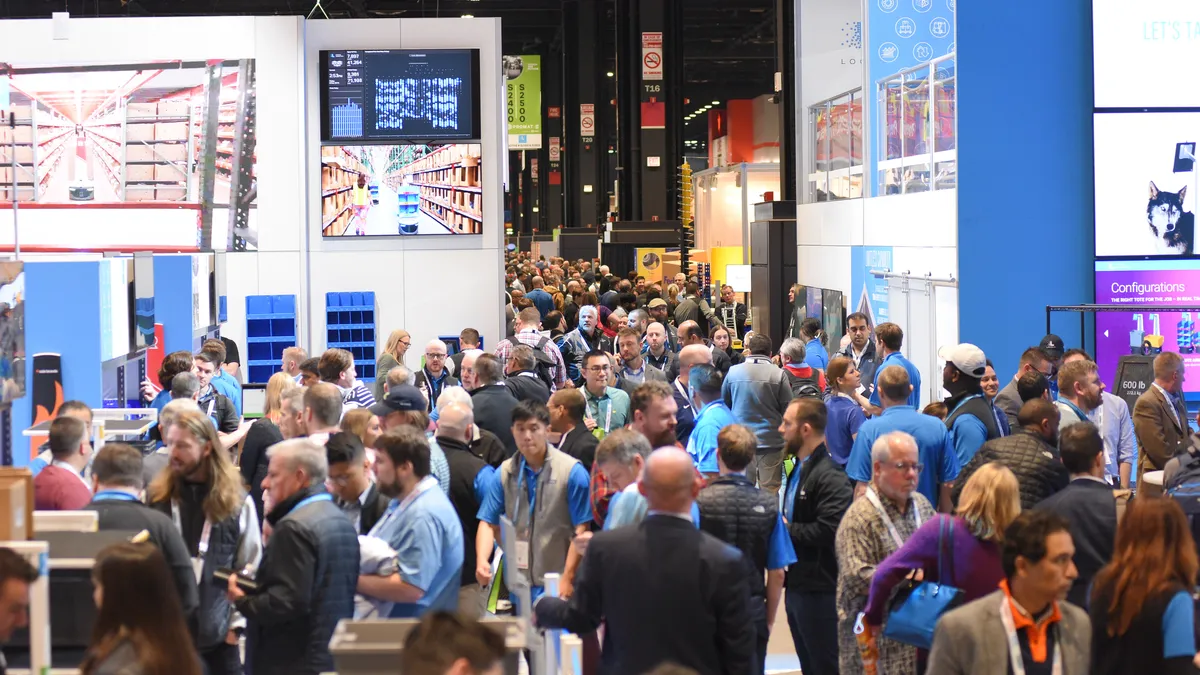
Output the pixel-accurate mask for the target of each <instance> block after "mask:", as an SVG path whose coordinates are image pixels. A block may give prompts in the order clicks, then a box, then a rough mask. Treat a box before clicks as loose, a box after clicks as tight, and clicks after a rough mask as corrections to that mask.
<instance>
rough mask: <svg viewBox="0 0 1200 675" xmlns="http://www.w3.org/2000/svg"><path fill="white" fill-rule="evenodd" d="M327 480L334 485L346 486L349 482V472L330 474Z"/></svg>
mask: <svg viewBox="0 0 1200 675" xmlns="http://www.w3.org/2000/svg"><path fill="white" fill-rule="evenodd" d="M329 482H331V483H333V484H334V485H340V486H342V487H346V486H347V485H349V484H350V474H348V473H347V474H341V475H339V476H330V477H329Z"/></svg>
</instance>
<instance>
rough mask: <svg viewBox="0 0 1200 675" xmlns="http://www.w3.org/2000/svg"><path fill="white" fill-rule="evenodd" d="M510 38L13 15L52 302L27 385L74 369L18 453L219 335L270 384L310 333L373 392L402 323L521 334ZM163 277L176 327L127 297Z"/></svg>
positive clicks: (43, 277)
mask: <svg viewBox="0 0 1200 675" xmlns="http://www.w3.org/2000/svg"><path fill="white" fill-rule="evenodd" d="M500 44H501V41H500V21H499V20H498V19H475V18H468V19H457V18H456V19H412V20H409V19H404V20H400V19H379V20H345V21H337V22H333V21H306V20H305V19H304V18H303V17H298V16H297V17H280V16H276V17H187V18H113V19H90V18H89V19H73V18H68V19H65V20H63V21H52V20H31V21H0V63H5V64H8V65H10V66H11V68H9V69H6V70H5V71H4V73H3V74H2V75H0V109H4V110H6V111H12V112H14V113H15V117H16V118H17V120H18V122H17V125H16V126H14V127H13V129H7V130H6V131H5V132H0V133H3V135H0V153H2V157H0V159H2V160H3V162H0V164H3V165H4V166H5V167H7V168H6V169H4V170H3V173H0V179H2V180H0V183H3V184H4V185H5V186H7V187H5V188H0V190H4V191H3V192H0V252H2V251H4V250H12V249H14V248H15V244H16V243H17V241H18V239H19V242H20V250H21V254H22V256H21V257H22V260H24V261H25V262H26V266H27V274H26V275H25V281H26V286H27V291H26V292H27V293H28V294H32V296H31V297H32V299H34V300H35V302H36V304H37V305H38V308H37V309H36V310H34V311H33V312H32V313H31V314H29V315H27V316H25V317H24V321H23V328H24V335H25V338H26V344H25V345H24V347H23V350H22V358H21V360H20V365H21V367H22V370H23V375H24V380H25V381H28V382H30V383H31V386H30V387H29V389H30V390H33V389H35V388H36V385H35V383H34V381H35V379H36V378H35V366H34V363H33V361H34V360H35V359H39V358H40V359H41V361H42V362H43V365H44V366H45V367H44V368H42V369H41V371H45V372H41V371H39V372H41V374H42V375H45V376H48V377H49V379H50V384H49V385H48V392H49V393H48V394H46V395H45V396H44V398H43V399H35V398H34V397H33V396H30V395H26V396H25V397H23V398H15V397H14V398H15V403H14V405H13V408H12V418H11V419H12V425H11V427H10V428H9V429H7V433H4V437H5V439H6V441H7V443H8V444H9V445H10V446H11V448H15V449H18V450H16V452H14V453H13V455H12V459H11V461H12V463H13V464H15V465H17V466H22V465H24V464H26V463H27V462H28V461H29V460H30V459H31V456H32V453H33V451H34V450H36V447H37V445H38V444H39V443H40V442H41V441H40V440H39V439H38V438H37V437H36V436H25V435H24V433H25V432H26V431H27V430H28V429H29V427H32V426H34V425H35V424H37V423H41V422H44V421H46V420H48V419H50V418H51V417H52V416H53V415H54V413H55V411H56V410H57V406H58V405H59V404H61V402H62V401H65V400H71V399H78V400H82V401H84V402H86V403H87V404H88V405H89V406H90V407H92V408H94V409H96V410H102V409H105V408H108V409H109V410H113V411H114V413H112V414H111V415H112V416H111V417H110V419H116V418H117V417H118V416H117V415H116V414H115V411H116V410H125V409H136V408H137V407H138V405H139V402H140V401H139V399H140V396H139V394H138V388H139V385H140V383H141V382H142V380H144V379H149V380H151V381H155V380H156V374H157V370H158V366H159V364H160V363H161V359H162V357H163V355H165V354H168V353H170V352H172V351H176V350H189V351H195V350H196V349H197V348H198V347H199V345H200V343H201V342H202V341H203V340H204V339H205V338H208V337H215V336H217V335H220V336H221V337H223V338H227V339H229V340H232V341H233V342H234V343H235V344H236V345H237V346H238V347H239V352H240V377H241V379H242V381H243V382H244V383H245V384H246V385H247V386H250V387H254V386H260V385H262V384H265V382H266V380H267V379H269V377H270V375H271V374H272V373H274V372H276V371H277V370H278V369H279V365H280V357H281V354H282V351H283V349H284V348H286V347H288V346H292V345H296V346H300V347H302V348H304V349H305V350H306V351H307V352H308V353H309V354H311V355H319V354H320V353H322V352H323V351H324V350H325V349H326V348H328V347H339V348H343V349H346V350H348V351H350V352H351V353H352V355H353V357H354V360H355V366H356V370H357V371H358V374H359V376H360V378H361V379H362V380H363V381H365V382H370V381H372V380H373V379H374V377H376V376H377V375H378V374H376V373H374V372H373V370H374V367H375V360H376V358H377V357H378V355H379V354H380V353H381V351H382V348H383V346H384V343H385V342H386V340H387V336H388V334H389V333H391V332H392V331H393V330H395V329H400V328H403V329H405V330H407V331H409V333H410V334H411V339H412V342H413V343H414V344H424V343H425V342H427V341H429V340H430V339H434V338H436V337H437V336H439V335H456V334H458V333H459V332H460V331H461V330H462V329H463V328H466V327H472V328H476V329H477V330H479V332H480V333H482V334H485V335H493V336H494V335H500V334H502V331H503V312H502V308H501V307H500V306H499V304H498V303H497V302H496V301H495V299H496V298H499V297H501V293H502V290H503V268H502V261H503V235H504V232H503V213H504V211H503V201H502V200H503V187H502V186H503V175H504V170H505V169H504V162H505V154H506V138H505V134H504V110H503V105H502V99H501V97H502V94H503V82H502V73H501V53H500ZM14 164H15V166H16V170H15V171H13V169H12V166H13V165H14ZM14 180H15V187H13V183H14ZM146 252H150V253H154V254H155V255H154V257H153V259H152V262H151V263H150V264H149V267H150V268H151V269H152V272H153V274H152V275H150V274H148V273H141V274H133V273H132V272H130V271H129V270H128V269H127V268H128V265H131V264H133V262H135V261H136V260H137V259H138V258H135V257H133V254H134V253H146ZM214 254H215V255H214ZM105 255H109V256H118V257H109V258H106V257H104V256H105ZM122 275H123V276H122ZM149 276H152V277H153V285H152V291H151V293H152V298H153V314H152V315H153V319H150V315H147V314H145V312H144V311H142V312H141V315H139V309H138V307H137V306H135V305H127V304H126V303H124V302H113V299H114V298H117V297H118V296H120V297H121V298H124V297H126V291H125V290H123V289H125V288H126V287H127V286H129V285H131V284H134V283H135V281H136V280H138V279H145V278H147V277H149ZM202 279H203V282H202V281H201V280H202ZM122 284H125V286H122ZM0 287H2V286H0ZM23 296H24V294H23ZM23 296H22V297H23ZM0 301H3V298H0ZM143 304H144V303H143ZM0 309H3V307H2V306H0ZM144 309H146V308H145V307H143V310H144ZM135 316H137V317H140V320H141V322H142V323H139V324H137V325H138V326H140V329H135V328H126V326H127V324H129V321H130V320H131V319H132V318H134V317H135ZM2 317H3V313H2V312H0V320H2ZM147 321H149V323H146V322H147ZM135 323H136V322H135ZM143 324H145V325H143ZM0 328H2V326H0ZM139 336H140V337H141V338H143V339H144V340H145V343H144V344H139V343H136V342H130V341H131V340H136V339H137V338H138V337H139ZM0 337H3V331H0ZM24 352H28V353H29V354H30V355H31V356H30V357H28V358H24V356H23V354H24ZM410 365H413V364H410ZM0 370H3V369H2V368H0ZM3 376H4V373H3V372H0V377H3ZM42 379H47V378H46V377H43V378H42ZM252 400H254V401H255V405H254V409H244V410H243V411H242V412H243V413H245V414H248V415H254V414H256V413H259V412H261V411H260V410H258V409H257V407H258V405H259V403H258V402H259V401H261V398H260V397H253V399H252ZM127 417H136V415H128V416H127ZM111 426H112V425H110V429H108V430H107V431H106V434H107V435H110V436H111V432H112V429H111ZM43 439H44V437H43Z"/></svg>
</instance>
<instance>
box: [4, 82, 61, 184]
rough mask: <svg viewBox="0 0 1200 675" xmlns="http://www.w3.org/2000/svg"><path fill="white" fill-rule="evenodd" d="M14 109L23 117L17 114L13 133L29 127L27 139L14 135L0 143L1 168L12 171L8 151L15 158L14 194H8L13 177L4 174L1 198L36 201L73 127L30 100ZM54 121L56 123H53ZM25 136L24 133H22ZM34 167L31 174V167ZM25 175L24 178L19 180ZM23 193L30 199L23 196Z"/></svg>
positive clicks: (59, 157)
mask: <svg viewBox="0 0 1200 675" xmlns="http://www.w3.org/2000/svg"><path fill="white" fill-rule="evenodd" d="M17 108H18V110H17V112H24V113H25V114H24V115H23V116H16V118H15V128H14V129H13V130H12V133H14V134H16V133H17V129H20V130H22V131H23V130H24V129H29V140H28V141H18V140H16V138H15V137H14V138H13V139H12V141H10V142H5V143H0V165H2V166H0V169H7V170H9V171H11V170H12V168H11V167H12V158H11V157H10V156H9V154H8V153H13V154H15V155H16V156H17V157H16V159H17V161H16V169H17V176H16V178H17V191H16V195H9V192H11V191H12V177H11V176H8V174H7V173H5V177H7V180H3V181H0V183H3V184H2V185H0V197H8V198H12V197H13V196H15V197H17V201H35V202H36V201H38V198H39V197H40V196H41V195H42V193H43V191H44V189H45V185H46V181H47V180H48V179H49V178H50V176H51V175H52V174H53V172H54V168H55V167H56V166H57V165H58V163H59V162H60V161H62V158H63V155H64V154H65V150H64V147H63V146H64V145H66V142H67V138H66V137H67V136H68V135H70V133H71V131H72V130H73V129H74V128H75V125H74V124H71V123H70V122H68V121H67V120H65V119H60V118H59V116H58V115H57V114H55V113H53V112H51V111H44V110H41V109H40V108H39V104H38V103H36V102H31V103H30V105H28V106H23V107H22V106H17ZM56 122H57V124H56ZM43 130H45V132H46V133H45V135H46V137H45V138H42V133H41V132H42V131H43ZM21 135H24V134H21ZM31 168H32V169H33V171H32V174H31V172H30V169H31ZM22 177H24V178H25V179H26V180H21V178H22ZM26 194H28V195H29V199H23V198H22V197H24V196H25V195H26Z"/></svg>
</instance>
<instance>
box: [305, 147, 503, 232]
mask: <svg viewBox="0 0 1200 675" xmlns="http://www.w3.org/2000/svg"><path fill="white" fill-rule="evenodd" d="M481 154H482V146H480V145H478V144H473V143H453V144H449V145H337V146H332V145H327V146H325V147H322V148H321V234H322V235H323V236H325V237H388V236H392V237H394V236H403V235H424V234H432V235H447V234H481V233H482V232H483V182H482V178H483V166H482V157H481Z"/></svg>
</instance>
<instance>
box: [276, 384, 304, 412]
mask: <svg viewBox="0 0 1200 675" xmlns="http://www.w3.org/2000/svg"><path fill="white" fill-rule="evenodd" d="M307 391H308V387H292V388H291V389H285V390H284V391H282V392H280V394H279V408H280V409H281V410H282V409H283V406H284V404H287V406H288V408H290V409H291V411H292V413H298V412H303V410H304V394H305V392H307Z"/></svg>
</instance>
